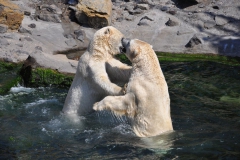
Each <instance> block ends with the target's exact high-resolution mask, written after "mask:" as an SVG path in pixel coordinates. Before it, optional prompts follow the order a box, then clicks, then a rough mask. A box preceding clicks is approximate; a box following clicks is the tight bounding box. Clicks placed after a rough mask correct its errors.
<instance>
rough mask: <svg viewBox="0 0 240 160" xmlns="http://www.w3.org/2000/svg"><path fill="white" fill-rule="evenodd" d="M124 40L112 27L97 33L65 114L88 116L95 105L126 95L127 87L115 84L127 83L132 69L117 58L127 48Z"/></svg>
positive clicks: (83, 56) (70, 91) (73, 86)
mask: <svg viewBox="0 0 240 160" xmlns="http://www.w3.org/2000/svg"><path fill="white" fill-rule="evenodd" d="M122 38H123V34H122V33H121V32H120V31H118V30H117V29H116V28H114V27H112V26H108V27H104V28H102V29H100V30H98V31H97V32H96V33H95V34H94V36H93V39H92V40H91V42H90V44H89V46H88V49H87V50H86V52H85V53H84V54H83V55H82V56H81V58H80V60H79V62H78V67H77V71H76V74H75V77H74V79H73V82H72V84H71V87H70V89H69V91H68V94H67V97H66V99H65V103H64V106H63V109H62V111H63V113H64V114H65V115H71V116H72V117H73V115H74V114H75V116H84V115H87V114H89V113H91V112H92V111H93V104H94V103H95V102H98V101H100V100H102V99H103V98H104V97H106V96H107V95H123V88H122V87H120V86H118V85H117V84H115V83H113V82H116V83H122V84H124V83H127V82H128V80H129V77H130V74H131V66H128V65H126V64H123V63H121V62H120V61H118V60H116V59H115V58H114V55H116V54H119V53H120V52H121V49H122V48H123V46H122V42H121V41H122ZM71 116H70V117H71Z"/></svg>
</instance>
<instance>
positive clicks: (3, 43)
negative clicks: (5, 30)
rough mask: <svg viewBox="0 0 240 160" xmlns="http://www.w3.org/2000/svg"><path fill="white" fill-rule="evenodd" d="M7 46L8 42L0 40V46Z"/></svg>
mask: <svg viewBox="0 0 240 160" xmlns="http://www.w3.org/2000/svg"><path fill="white" fill-rule="evenodd" d="M7 45H9V42H8V40H6V39H4V38H0V46H7Z"/></svg>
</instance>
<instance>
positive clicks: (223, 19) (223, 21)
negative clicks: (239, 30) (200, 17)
mask: <svg viewBox="0 0 240 160" xmlns="http://www.w3.org/2000/svg"><path fill="white" fill-rule="evenodd" d="M214 20H215V22H216V25H218V26H222V25H225V24H227V23H228V22H229V19H227V18H226V17H225V16H223V15H221V16H215V18H214Z"/></svg>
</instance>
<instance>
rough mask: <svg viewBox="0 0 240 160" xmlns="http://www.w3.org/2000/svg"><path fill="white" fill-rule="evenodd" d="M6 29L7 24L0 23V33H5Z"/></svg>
mask: <svg viewBox="0 0 240 160" xmlns="http://www.w3.org/2000/svg"><path fill="white" fill-rule="evenodd" d="M7 30H8V26H7V25H4V24H0V33H5V32H7Z"/></svg>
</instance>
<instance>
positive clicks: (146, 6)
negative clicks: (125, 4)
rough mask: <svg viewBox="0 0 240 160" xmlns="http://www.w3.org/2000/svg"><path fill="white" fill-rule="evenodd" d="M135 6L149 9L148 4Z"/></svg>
mask: <svg viewBox="0 0 240 160" xmlns="http://www.w3.org/2000/svg"><path fill="white" fill-rule="evenodd" d="M136 7H137V8H140V9H142V10H148V9H149V5H148V4H137V6H136Z"/></svg>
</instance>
